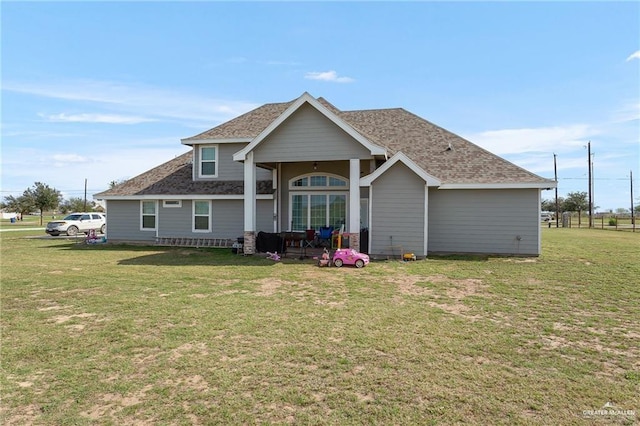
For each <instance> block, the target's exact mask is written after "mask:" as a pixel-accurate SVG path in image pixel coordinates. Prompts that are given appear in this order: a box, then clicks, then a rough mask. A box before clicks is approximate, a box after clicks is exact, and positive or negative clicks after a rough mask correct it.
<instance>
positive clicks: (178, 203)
mask: <svg viewBox="0 0 640 426" xmlns="http://www.w3.org/2000/svg"><path fill="white" fill-rule="evenodd" d="M162 207H164V208H165V209H177V208H180V207H182V200H162Z"/></svg>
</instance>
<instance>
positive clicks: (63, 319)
mask: <svg viewBox="0 0 640 426" xmlns="http://www.w3.org/2000/svg"><path fill="white" fill-rule="evenodd" d="M95 315H96V314H90V313H88V312H83V313H81V314H72V315H57V316H55V317H53V318H51V320H52V321H53V322H54V323H56V324H62V323H65V322H67V321H70V320H72V319H73V318H91V317H94V316H95Z"/></svg>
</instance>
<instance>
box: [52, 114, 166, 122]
mask: <svg viewBox="0 0 640 426" xmlns="http://www.w3.org/2000/svg"><path fill="white" fill-rule="evenodd" d="M40 116H41V117H43V118H45V119H46V120H48V121H52V122H67V123H107V124H139V123H147V122H150V121H158V120H157V119H153V118H144V117H138V116H133V115H117V114H89V113H84V114H65V113H60V114H51V115H44V114H40Z"/></svg>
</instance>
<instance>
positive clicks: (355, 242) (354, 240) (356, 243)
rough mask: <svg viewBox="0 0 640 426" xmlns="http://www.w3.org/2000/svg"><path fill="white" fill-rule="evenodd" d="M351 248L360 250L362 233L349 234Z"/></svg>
mask: <svg viewBox="0 0 640 426" xmlns="http://www.w3.org/2000/svg"><path fill="white" fill-rule="evenodd" d="M349 248H352V249H355V250H357V251H360V233H359V232H354V233H350V234H349Z"/></svg>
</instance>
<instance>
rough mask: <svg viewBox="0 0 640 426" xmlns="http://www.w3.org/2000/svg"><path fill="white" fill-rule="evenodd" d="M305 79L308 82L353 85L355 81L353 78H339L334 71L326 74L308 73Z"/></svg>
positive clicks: (325, 72)
mask: <svg viewBox="0 0 640 426" xmlns="http://www.w3.org/2000/svg"><path fill="white" fill-rule="evenodd" d="M304 78H306V79H307V80H321V81H331V82H334V83H351V82H353V81H355V80H354V79H353V78H351V77H339V76H338V73H337V72H335V71H333V70H332V71H324V72H308V73H306V74H305V76H304Z"/></svg>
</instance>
